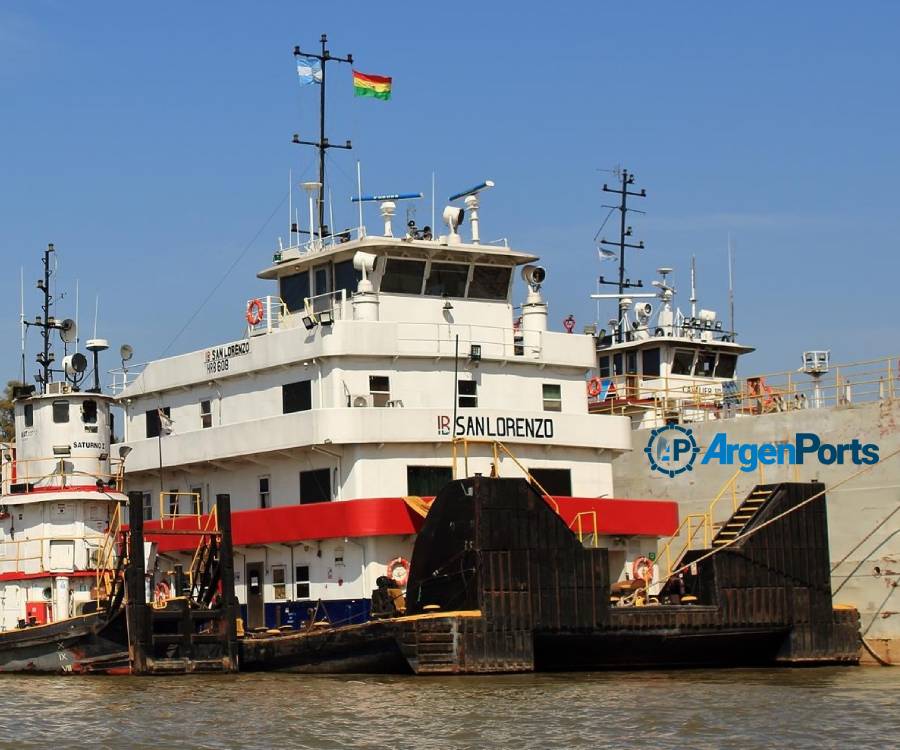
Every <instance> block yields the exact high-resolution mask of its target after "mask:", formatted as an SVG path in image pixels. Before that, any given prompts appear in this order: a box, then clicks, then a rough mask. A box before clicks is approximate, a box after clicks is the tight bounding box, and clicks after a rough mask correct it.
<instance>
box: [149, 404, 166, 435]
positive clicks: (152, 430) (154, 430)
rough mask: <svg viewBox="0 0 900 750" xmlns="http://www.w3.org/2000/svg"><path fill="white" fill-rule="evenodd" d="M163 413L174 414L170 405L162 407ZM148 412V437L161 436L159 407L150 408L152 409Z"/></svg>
mask: <svg viewBox="0 0 900 750" xmlns="http://www.w3.org/2000/svg"><path fill="white" fill-rule="evenodd" d="M162 413H163V414H165V415H166V417H170V416H171V414H172V411H171V409H170V408H169V407H168V406H164V407H162ZM145 414H146V422H147V437H148V438H153V437H159V433H160V429H161V425H160V420H159V409H150V411H148V412H145Z"/></svg>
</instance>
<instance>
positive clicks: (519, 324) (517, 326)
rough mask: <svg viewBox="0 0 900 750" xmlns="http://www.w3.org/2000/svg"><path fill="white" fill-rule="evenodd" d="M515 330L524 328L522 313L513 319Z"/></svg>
mask: <svg viewBox="0 0 900 750" xmlns="http://www.w3.org/2000/svg"><path fill="white" fill-rule="evenodd" d="M513 330H514V331H521V330H522V316H521V315H520V316H519V317H518V318H516V319H515V320H514V321H513Z"/></svg>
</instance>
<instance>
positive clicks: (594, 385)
mask: <svg viewBox="0 0 900 750" xmlns="http://www.w3.org/2000/svg"><path fill="white" fill-rule="evenodd" d="M602 390H603V381H602V380H600V378H597V377H594V378H591V379H590V380H588V382H587V393H588V396H591V397H592V398H593V397H594V396H599V395H600V391H602Z"/></svg>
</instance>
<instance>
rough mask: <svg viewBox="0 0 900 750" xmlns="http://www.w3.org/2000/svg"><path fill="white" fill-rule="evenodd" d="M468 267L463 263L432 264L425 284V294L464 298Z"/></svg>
mask: <svg viewBox="0 0 900 750" xmlns="http://www.w3.org/2000/svg"><path fill="white" fill-rule="evenodd" d="M468 278H469V266H468V265H467V264H465V263H434V262H432V264H431V270H430V272H429V274H428V281H427V282H426V283H425V294H430V295H433V296H435V297H441V296H447V297H464V296H465V294H466V281H467V280H468Z"/></svg>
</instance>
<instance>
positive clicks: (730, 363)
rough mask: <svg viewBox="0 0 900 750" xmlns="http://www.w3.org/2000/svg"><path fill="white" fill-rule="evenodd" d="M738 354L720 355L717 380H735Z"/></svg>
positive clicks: (723, 353)
mask: <svg viewBox="0 0 900 750" xmlns="http://www.w3.org/2000/svg"><path fill="white" fill-rule="evenodd" d="M737 360H738V358H737V354H727V353H726V352H720V353H719V362H718V364H716V377H717V378H733V377H734V371H735V370H736V369H737Z"/></svg>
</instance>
